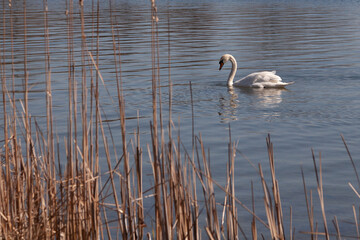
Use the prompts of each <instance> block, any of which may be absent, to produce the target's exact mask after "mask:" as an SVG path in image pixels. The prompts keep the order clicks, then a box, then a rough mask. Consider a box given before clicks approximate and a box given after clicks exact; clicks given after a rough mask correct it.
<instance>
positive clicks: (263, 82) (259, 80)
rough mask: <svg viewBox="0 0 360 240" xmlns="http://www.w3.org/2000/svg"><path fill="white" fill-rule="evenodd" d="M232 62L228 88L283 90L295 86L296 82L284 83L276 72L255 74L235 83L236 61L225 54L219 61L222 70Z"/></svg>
mask: <svg viewBox="0 0 360 240" xmlns="http://www.w3.org/2000/svg"><path fill="white" fill-rule="evenodd" d="M227 61H230V62H231V64H232V68H231V72H230V74H229V78H228V80H227V85H228V87H232V86H233V85H234V86H239V87H252V88H283V87H285V86H287V85H290V84H293V83H294V82H287V83H286V82H283V81H282V79H281V77H279V76H278V75H276V71H272V72H268V71H264V72H255V73H251V74H249V75H247V76H246V77H243V78H242V79H240V80H237V81H235V82H234V77H235V73H236V69H237V63H236V59H235V58H234V57H233V56H232V55H230V54H224V55H223V56H222V57H221V58H220V61H219V64H220V68H219V71H220V70H221V68H222V67H223V66H224V64H225V63H226V62H227Z"/></svg>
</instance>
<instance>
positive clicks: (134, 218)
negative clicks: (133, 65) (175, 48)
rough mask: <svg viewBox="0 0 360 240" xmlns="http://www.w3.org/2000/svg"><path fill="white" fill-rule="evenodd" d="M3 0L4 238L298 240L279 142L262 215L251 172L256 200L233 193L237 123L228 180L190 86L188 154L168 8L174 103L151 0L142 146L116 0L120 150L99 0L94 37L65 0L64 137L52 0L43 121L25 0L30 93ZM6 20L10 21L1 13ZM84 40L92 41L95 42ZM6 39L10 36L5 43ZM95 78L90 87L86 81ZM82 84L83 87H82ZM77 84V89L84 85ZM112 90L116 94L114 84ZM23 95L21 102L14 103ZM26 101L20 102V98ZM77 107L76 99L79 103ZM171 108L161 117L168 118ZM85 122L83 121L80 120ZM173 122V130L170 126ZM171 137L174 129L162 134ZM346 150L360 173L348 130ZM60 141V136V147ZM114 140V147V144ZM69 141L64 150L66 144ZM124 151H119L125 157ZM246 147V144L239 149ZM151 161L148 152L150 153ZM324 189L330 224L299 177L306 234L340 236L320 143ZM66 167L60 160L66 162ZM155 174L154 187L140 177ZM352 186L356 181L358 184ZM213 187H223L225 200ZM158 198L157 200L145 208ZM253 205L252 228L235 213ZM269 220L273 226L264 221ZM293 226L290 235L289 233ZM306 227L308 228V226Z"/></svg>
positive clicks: (0, 191)
mask: <svg viewBox="0 0 360 240" xmlns="http://www.w3.org/2000/svg"><path fill="white" fill-rule="evenodd" d="M9 2H10V5H9V7H8V8H7V7H6V6H5V1H3V19H2V21H3V25H2V30H3V31H2V32H3V35H2V39H3V40H2V41H3V45H2V47H1V58H0V59H1V62H2V64H1V86H2V87H1V90H2V92H1V93H2V105H3V109H2V119H3V126H4V127H3V136H2V139H1V143H3V145H2V148H1V169H0V239H32V238H33V239H112V238H119V237H121V238H123V239H143V238H146V237H147V238H148V239H153V238H154V239H201V238H209V239H241V238H243V239H258V238H260V236H261V237H262V238H263V239H268V238H271V239H286V238H290V239H295V229H294V228H293V222H292V218H293V208H292V207H290V218H289V219H290V220H289V221H290V223H289V226H290V227H289V229H288V230H287V229H285V224H284V216H283V207H282V201H281V195H280V187H279V182H278V180H277V178H276V171H275V159H274V149H273V143H272V142H271V139H270V135H268V137H267V138H266V143H267V150H268V158H269V170H270V174H271V177H270V181H267V180H266V176H265V174H264V171H263V166H261V165H260V164H259V165H258V167H255V165H253V164H252V165H253V167H255V168H256V170H258V174H259V175H258V177H259V181H260V183H261V185H262V192H263V196H264V197H263V204H264V208H263V212H262V211H261V210H260V209H257V212H262V213H264V214H265V215H266V219H265V220H264V219H262V218H260V217H259V215H257V214H256V213H255V202H256V199H255V197H254V189H253V188H254V187H253V183H252V182H251V193H250V194H251V196H252V200H251V205H252V206H251V207H250V208H249V207H247V206H246V204H244V203H243V202H241V201H240V200H239V199H238V198H237V196H236V190H235V182H236V181H237V180H236V178H235V175H236V172H235V163H236V159H237V158H238V156H237V153H240V154H241V152H240V151H239V150H238V149H237V146H238V142H236V141H233V138H232V133H231V128H230V126H229V142H228V156H227V159H228V160H227V171H226V173H224V175H225V176H226V182H225V185H224V186H222V185H220V184H219V183H217V182H216V180H215V178H214V177H213V176H212V172H211V158H210V152H211V150H210V149H207V148H206V147H205V144H206V143H205V142H204V140H203V138H202V135H201V133H199V134H195V117H194V105H193V93H192V84H191V82H190V83H189V91H190V96H191V111H192V114H193V117H192V119H191V121H192V148H191V152H189V151H188V150H187V149H186V147H185V146H184V144H183V141H182V139H181V135H180V127H176V126H175V124H174V122H173V119H172V81H171V71H170V69H171V47H170V46H171V35H170V28H171V26H170V20H169V18H170V16H169V15H168V39H167V41H168V42H167V43H168V65H169V72H168V80H167V81H168V86H169V88H168V91H169V101H168V103H169V104H168V108H167V109H168V111H167V112H166V110H164V109H166V108H164V107H163V106H162V103H163V101H162V92H161V79H160V48H159V45H160V43H159V18H158V10H157V6H156V3H155V1H154V0H151V1H150V7H149V8H150V10H151V16H152V18H151V33H152V34H151V53H152V54H151V56H152V78H151V84H152V103H153V104H152V107H153V108H152V113H153V116H152V120H151V121H150V123H149V127H150V133H151V142H150V143H147V149H146V150H145V151H147V156H148V157H145V155H146V154H145V155H144V150H143V149H142V146H143V145H142V143H141V139H140V124H139V113H138V118H137V121H138V124H137V128H136V129H135V130H134V133H133V137H131V138H130V139H128V138H129V137H128V136H129V135H128V132H127V128H126V123H127V121H128V120H127V118H126V114H125V109H126V102H125V97H124V89H123V82H122V81H123V80H122V70H121V69H122V68H121V46H120V44H119V41H118V40H117V39H119V38H120V37H121V36H120V35H119V33H118V32H117V30H116V25H117V22H116V18H115V17H114V16H113V15H112V12H113V11H114V8H113V7H114V6H113V5H112V1H111V0H110V1H109V6H110V9H109V12H110V19H111V29H112V45H113V57H114V69H115V71H116V88H117V96H116V97H117V99H118V101H117V102H116V103H115V102H113V103H114V106H116V109H117V110H118V113H119V123H118V124H119V127H120V129H121V148H120V150H119V149H117V148H116V145H115V143H114V139H113V137H112V131H113V129H111V128H110V126H109V125H105V124H106V120H107V119H106V115H105V113H104V112H103V109H102V107H101V97H100V94H101V90H100V89H101V87H104V89H107V88H106V79H103V77H102V75H101V70H100V64H101V63H100V61H99V58H100V51H99V38H100V31H99V28H100V23H99V22H100V20H99V19H100V15H101V12H100V7H99V6H100V2H99V1H98V2H97V5H96V7H95V5H94V3H93V8H92V9H93V11H92V14H93V16H92V19H93V23H92V24H93V25H92V35H91V36H87V35H86V32H87V31H86V28H87V25H86V21H85V12H84V11H85V10H84V6H83V1H79V11H80V14H78V15H77V14H75V13H74V4H75V3H74V2H73V1H72V0H69V1H66V9H67V10H66V21H67V25H66V27H67V29H66V31H67V51H68V52H67V61H68V62H67V67H68V68H67V69H68V81H67V83H68V84H67V87H68V89H67V91H68V102H67V105H68V116H67V135H66V137H65V138H64V139H63V140H62V139H59V137H58V136H57V135H56V131H55V127H54V122H55V119H54V114H53V111H54V109H53V103H52V101H53V98H52V85H51V83H52V80H51V76H52V75H51V74H52V71H51V53H50V45H51V42H50V26H49V21H48V8H47V1H46V0H44V1H43V6H44V8H43V21H44V39H43V41H44V57H45V58H44V59H45V60H44V61H45V62H44V66H45V67H44V85H45V104H46V124H44V125H40V124H39V122H38V121H37V119H34V118H32V116H31V112H30V111H29V104H31V101H29V86H28V79H29V78H28V77H29V71H28V70H29V69H28V65H27V54H28V53H27V15H26V9H27V8H26V1H24V5H23V8H24V10H23V11H24V16H23V21H24V34H23V36H24V39H23V41H24V46H23V47H24V68H23V72H24V74H23V77H22V79H23V81H24V82H23V86H24V89H23V97H22V99H16V95H15V81H17V77H15V76H16V75H15V69H14V48H13V16H12V8H11V1H9ZM6 16H7V17H8V18H9V19H10V31H9V30H8V28H7V25H6V19H5V17H6ZM75 20H79V21H80V25H81V39H80V40H81V52H80V54H81V60H80V62H77V61H76V60H75V59H76V52H75V46H74V41H75V40H78V39H74V38H75V34H74V31H75V28H74V21H75ZM88 38H91V41H92V46H91V47H89V46H88V44H89V42H90V41H88ZM5 41H11V48H10V49H6V47H5ZM7 51H11V56H12V59H11V74H10V76H11V85H12V88H11V89H9V88H8V82H7V76H8V74H7V68H6V65H5V62H6V59H5V54H6V53H7ZM76 66H81V78H80V79H77V78H75V75H76ZM89 85H90V87H89ZM78 87H80V88H81V89H80V90H79V89H78ZM79 93H81V99H78V94H79ZM108 94H109V92H108ZM17 102H20V104H16V103H17ZM19 105H20V106H21V107H19ZM79 105H80V106H79ZM164 114H167V116H169V120H168V123H165V124H164V122H163V121H164V120H163V116H164ZM79 124H80V125H81V126H79ZM166 130H167V131H166ZM166 135H167V136H166ZM342 139H343V142H344V145H345V148H346V150H347V152H348V155H349V157H350V160H351V164H352V165H353V168H354V170H355V174H356V177H357V179H358V182H359V184H360V181H359V177H358V174H357V170H356V167H355V163H354V161H353V159H352V157H351V154H350V151H349V148H348V146H347V144H346V142H345V140H344V137H343V136H342ZM61 146H64V149H62V147H61ZM112 146H113V147H112ZM61 151H63V152H65V157H63V155H64V154H61ZM118 152H120V154H119V156H120V157H119V156H118ZM241 155H242V154H241ZM144 158H145V159H147V160H148V161H149V162H150V164H151V170H152V174H151V176H150V177H149V176H146V175H145V174H144V172H143V163H144ZM101 159H102V160H104V161H106V165H103V167H104V168H106V169H100V160H101ZM147 160H145V161H147ZM313 163H314V172H315V177H316V185H317V189H316V190H317V193H318V197H319V204H320V211H321V216H322V219H321V221H322V222H323V225H322V226H323V227H322V230H319V229H318V228H319V226H318V221H316V219H315V214H314V204H313V201H314V199H313V196H312V190H310V194H308V192H309V191H308V189H307V187H306V183H305V177H304V173H303V171H302V170H301V171H302V176H303V187H304V196H305V202H306V207H307V209H306V210H307V213H308V221H309V230H308V231H302V232H301V233H302V234H304V235H305V236H308V235H309V236H310V237H311V239H317V238H318V236H324V237H325V238H326V239H330V236H336V238H337V239H341V238H342V235H341V232H340V227H339V222H338V219H337V218H336V216H335V217H334V219H333V220H332V223H333V225H334V229H335V232H333V233H331V232H330V230H329V227H328V224H327V217H326V211H325V199H324V189H323V181H322V165H321V155H319V163H318V164H317V161H316V158H315V154H314V152H313ZM63 164H64V165H65V166H62V165H63ZM145 181H152V187H151V188H150V189H144V182H145ZM350 186H351V188H352V189H353V190H354V192H355V193H356V194H357V195H358V196H359V194H358V193H357V190H356V189H355V188H354V187H353V186H352V185H351V184H350ZM217 196H223V199H222V200H221V201H218V200H217ZM145 202H147V203H148V202H150V203H151V204H150V205H153V207H152V208H151V209H150V210H149V209H146V206H148V205H147V204H145ZM240 210H244V211H245V212H247V213H248V214H249V218H248V219H250V220H249V221H250V224H249V225H250V226H251V228H250V229H246V228H244V227H243V226H241V224H240V223H241V222H243V220H242V219H239V211H240ZM353 215H354V216H353V217H354V225H355V228H354V230H355V234H356V235H355V234H354V236H355V237H357V238H359V224H358V216H357V213H356V207H355V206H353ZM264 229H265V230H264ZM287 232H288V235H287ZM304 235H303V236H304Z"/></svg>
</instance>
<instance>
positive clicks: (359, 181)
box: [341, 134, 360, 188]
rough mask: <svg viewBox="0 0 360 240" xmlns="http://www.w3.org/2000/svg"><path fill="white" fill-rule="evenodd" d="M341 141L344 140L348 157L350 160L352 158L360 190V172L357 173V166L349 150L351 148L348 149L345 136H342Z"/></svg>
mask: <svg viewBox="0 0 360 240" xmlns="http://www.w3.org/2000/svg"><path fill="white" fill-rule="evenodd" d="M341 139H342V141H343V143H344V146H345V149H346V152H347V153H348V155H349V158H350V161H351V165H352V166H353V168H354V171H355V175H356V179H357V182H358V185H359V188H360V178H359V174H358V172H357V169H356V166H355V162H354V160H353V159H352V156H351V153H350V150H349V148H348V146H347V144H346V141H345V138H344V136H343V135H342V134H341Z"/></svg>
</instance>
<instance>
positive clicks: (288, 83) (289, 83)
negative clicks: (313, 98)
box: [285, 82, 295, 86]
mask: <svg viewBox="0 0 360 240" xmlns="http://www.w3.org/2000/svg"><path fill="white" fill-rule="evenodd" d="M294 83H295V82H287V83H285V85H286V86H287V85H291V84H294Z"/></svg>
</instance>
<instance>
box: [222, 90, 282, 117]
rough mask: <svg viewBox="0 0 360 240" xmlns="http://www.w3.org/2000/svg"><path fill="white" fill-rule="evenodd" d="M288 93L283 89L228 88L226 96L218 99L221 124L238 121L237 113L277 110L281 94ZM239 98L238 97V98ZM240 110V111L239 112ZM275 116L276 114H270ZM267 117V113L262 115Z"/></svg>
mask: <svg viewBox="0 0 360 240" xmlns="http://www.w3.org/2000/svg"><path fill="white" fill-rule="evenodd" d="M283 91H288V90H286V89H284V88H268V89H254V88H241V89H239V88H233V87H229V88H228V95H227V96H221V97H220V99H219V106H220V111H219V116H220V117H221V121H222V122H229V121H234V120H238V115H239V114H238V110H239V113H241V112H242V111H247V112H248V111H249V110H250V111H251V109H249V107H250V108H253V109H259V108H260V109H272V108H277V107H278V106H279V105H280V103H281V102H282V97H281V94H282V93H283ZM239 96H240V97H239ZM240 109H241V110H240ZM272 114H275V115H276V112H272ZM265 115H269V114H268V113H264V116H265Z"/></svg>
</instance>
